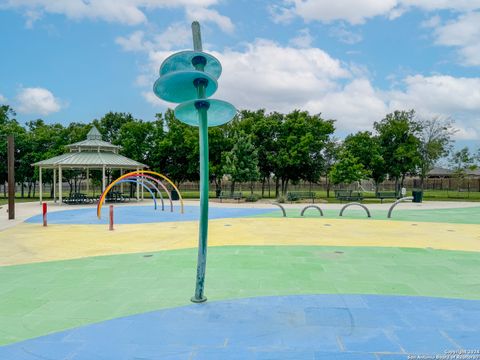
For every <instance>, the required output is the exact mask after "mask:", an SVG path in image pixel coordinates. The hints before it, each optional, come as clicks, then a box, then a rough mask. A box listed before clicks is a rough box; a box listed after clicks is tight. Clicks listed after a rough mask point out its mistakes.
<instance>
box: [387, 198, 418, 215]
mask: <svg viewBox="0 0 480 360" xmlns="http://www.w3.org/2000/svg"><path fill="white" fill-rule="evenodd" d="M409 200H413V196H406V197H403V198H401V199H398V200H397V201H395V202H394V203H393V204H392V206H390V209H388V215H387V217H388V218H391V217H392V211H393V209H394V208H395V206H397V205H398V204H400V203H401V202H405V201H409Z"/></svg>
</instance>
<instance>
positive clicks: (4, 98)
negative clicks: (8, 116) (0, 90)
mask: <svg viewBox="0 0 480 360" xmlns="http://www.w3.org/2000/svg"><path fill="white" fill-rule="evenodd" d="M6 102H7V98H6V97H5V96H3V95H2V94H0V104H5V103H6Z"/></svg>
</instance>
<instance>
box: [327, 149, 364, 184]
mask: <svg viewBox="0 0 480 360" xmlns="http://www.w3.org/2000/svg"><path fill="white" fill-rule="evenodd" d="M368 175H369V173H368V171H367V170H365V168H364V166H363V164H362V163H360V161H359V159H358V158H356V157H354V156H353V155H352V154H351V153H350V152H348V151H342V152H341V154H340V160H339V161H338V162H337V163H335V165H333V167H332V170H331V171H330V174H329V177H330V180H331V181H332V183H334V184H335V185H338V184H341V183H343V184H351V183H352V182H356V181H360V180H362V179H364V178H365V177H366V176H368Z"/></svg>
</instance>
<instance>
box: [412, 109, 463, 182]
mask: <svg viewBox="0 0 480 360" xmlns="http://www.w3.org/2000/svg"><path fill="white" fill-rule="evenodd" d="M419 123H420V126H421V132H420V135H419V139H420V163H419V175H420V187H421V188H422V189H423V185H424V182H425V178H426V177H427V175H428V172H429V171H430V170H432V169H433V167H434V165H435V163H436V162H437V161H438V160H439V159H440V158H442V157H444V156H447V155H448V153H449V152H450V150H451V144H452V136H453V134H455V129H454V128H453V122H452V121H451V120H449V119H447V120H441V119H440V118H438V117H436V118H433V119H425V120H421V121H420V122H419Z"/></svg>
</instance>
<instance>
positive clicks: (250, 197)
mask: <svg viewBox="0 0 480 360" xmlns="http://www.w3.org/2000/svg"><path fill="white" fill-rule="evenodd" d="M245 201H246V202H256V201H258V196H257V195H255V194H250V195H248V196H247V197H246V198H245Z"/></svg>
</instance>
